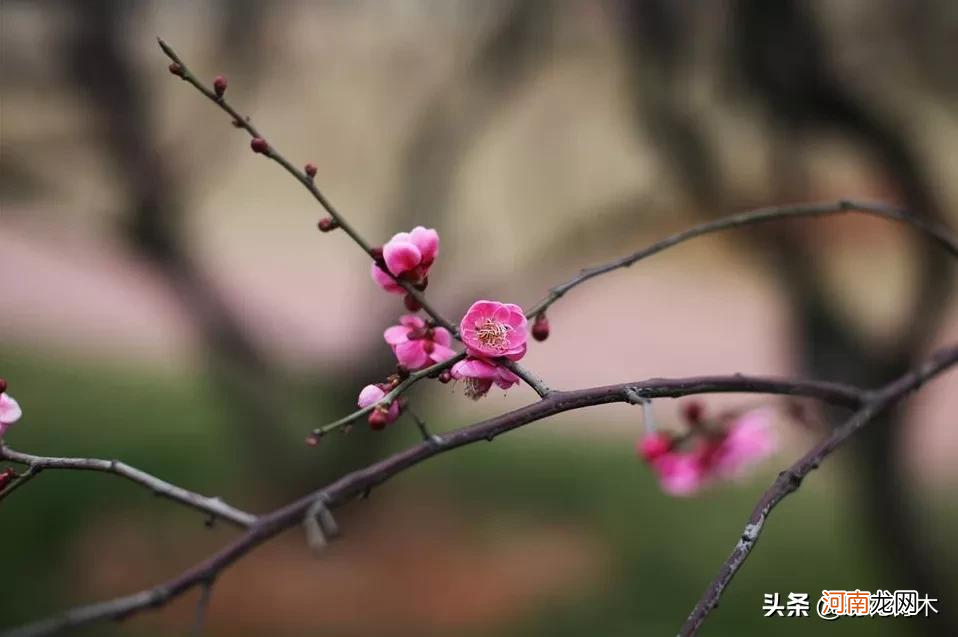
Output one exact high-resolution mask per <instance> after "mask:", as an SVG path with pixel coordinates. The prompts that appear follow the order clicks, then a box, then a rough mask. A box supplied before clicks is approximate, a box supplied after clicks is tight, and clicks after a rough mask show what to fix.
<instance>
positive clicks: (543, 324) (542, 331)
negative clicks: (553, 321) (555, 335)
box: [532, 314, 549, 341]
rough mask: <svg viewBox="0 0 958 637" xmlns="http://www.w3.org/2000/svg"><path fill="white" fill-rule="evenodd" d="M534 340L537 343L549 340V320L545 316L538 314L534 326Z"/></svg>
mask: <svg viewBox="0 0 958 637" xmlns="http://www.w3.org/2000/svg"><path fill="white" fill-rule="evenodd" d="M532 338H534V339H536V340H537V341H544V340H546V339H547V338H549V319H547V318H546V315H545V314H537V315H536V320H535V322H534V323H533V324H532Z"/></svg>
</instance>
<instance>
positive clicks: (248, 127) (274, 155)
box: [156, 38, 457, 334]
mask: <svg viewBox="0 0 958 637" xmlns="http://www.w3.org/2000/svg"><path fill="white" fill-rule="evenodd" d="M156 40H157V42H158V43H159V45H160V48H161V49H163V53H165V54H166V56H167V57H168V58H170V59H171V60H173V62H175V63H176V64H178V65H179V69H178V71H177V75H179V76H180V77H181V78H182V79H183V80H184V81H186V82H188V83H190V84H192V85H193V87H194V88H196V90H198V91H199V92H200V93H202V94H203V95H205V96H206V98H207V99H209V100H210V101H211V102H213V103H214V104H216V105H217V106H219V107H220V109H222V110H223V111H225V112H226V113H228V114H229V115H230V117H232V118H233V124H234V125H235V126H236V127H238V128H242V129H243V130H245V131H246V132H247V133H249V135H250V137H259V138H260V139H266V138H265V137H263V135H262V134H261V133H260V132H259V130H258V129H257V128H256V127H255V126H254V125H253V123H252V122H251V121H250V119H249V117H245V116H243V115H241V114H240V113H239V111H237V110H236V109H235V108H234V107H233V106H231V105H230V103H229V102H227V101H226V99H225V98H224V97H220V96H217V95H216V93H215V92H213V91H212V90H211V89H210V88H209V87H207V86H206V85H205V84H203V82H201V81H200V80H199V78H197V77H196V75H194V74H193V72H192V71H190V69H189V68H188V67H187V66H186V63H184V62H183V60H182V59H181V58H180V56H179V55H178V54H177V53H176V51H174V50H173V48H172V47H170V45H169V44H167V43H166V42H165V41H164V40H163V39H162V38H157V39H156ZM267 141H268V140H267ZM264 154H265V155H266V156H267V157H269V158H270V159H272V160H273V161H275V162H276V163H277V164H279V165H280V166H282V167H283V168H285V169H286V172H288V173H289V174H290V175H292V176H293V177H294V178H295V179H296V181H298V182H299V183H300V184H302V186H303V187H304V188H306V190H308V191H309V193H310V194H311V195H312V196H313V198H315V199H316V201H318V202H319V204H320V205H321V206H322V207H323V209H325V210H326V212H328V213H329V216H331V217H332V218H333V219H335V220H336V223H337V224H338V225H339V227H340V228H342V229H343V231H344V232H345V233H346V234H347V235H349V238H351V239H352V240H353V241H354V242H355V243H356V245H358V246H359V247H360V248H362V249H363V252H365V253H366V254H367V255H369V257H370V258H372V259H374V260H375V259H376V256H375V255H374V253H373V250H372V246H370V244H369V243H367V242H366V240H365V239H363V237H362V236H361V235H360V234H359V232H357V231H356V229H355V228H353V226H352V225H351V224H350V223H349V222H348V221H347V220H346V218H345V217H344V216H343V215H342V214H341V213H340V212H339V211H338V210H337V209H336V208H335V206H333V204H332V202H331V201H330V200H329V199H327V198H326V196H325V195H324V194H323V193H322V192H321V191H320V190H319V188H317V187H316V184H315V182H314V181H313V180H312V179H311V178H310V177H309V176H308V175H307V174H306V173H305V172H303V171H302V170H300V169H299V168H296V167H295V166H294V165H293V164H292V163H290V161H289V160H288V159H286V157H284V156H283V155H282V154H281V153H280V152H279V151H278V150H276V148H275V147H274V146H273V144H272V143H269V144H268V148H267V150H266V152H265V153H264ZM386 273H387V274H389V275H390V276H392V277H393V279H394V280H395V281H396V283H398V284H399V285H400V286H402V288H403V289H404V290H406V292H407V293H408V294H409V295H411V296H412V297H413V298H414V299H416V301H417V302H418V303H419V304H420V305H421V306H422V309H423V310H424V311H425V312H426V313H427V314H428V315H429V316H431V317H432V318H433V320H435V321H436V323H437V324H439V325H441V326H442V327H444V328H446V329H447V330H449V331H450V332H452V333H453V334H455V333H456V332H457V330H456V327H455V326H454V325H453V324H452V323H450V322H449V321H448V320H447V319H446V318H445V317H444V316H443V315H442V314H440V313H439V312H438V311H437V310H436V309H435V308H433V307H432V306H431V305H430V304H429V302H428V301H426V298H425V296H424V295H423V294H422V292H420V291H419V290H417V289H416V288H415V286H413V284H412V283H410V282H409V281H406V280H405V279H401V278H398V277H395V276H393V275H392V273H390V272H388V270H387V271H386Z"/></svg>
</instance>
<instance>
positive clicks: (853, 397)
mask: <svg viewBox="0 0 958 637" xmlns="http://www.w3.org/2000/svg"><path fill="white" fill-rule="evenodd" d="M947 356H950V359H949V360H948V361H946V363H945V364H946V365H950V364H953V363H954V362H955V359H958V347H954V348H952V349H951V350H948V351H945V352H943V353H940V354H939V355H938V358H936V359H935V360H941V358H942V357H947ZM942 369H943V367H942ZM938 371H940V370H938ZM934 373H937V372H936V371H934V370H926V372H924V374H923V378H930V377H931V376H932V375H933V374H934ZM723 392H736V393H766V394H783V395H789V396H806V397H809V398H815V399H818V400H822V401H824V402H828V403H831V404H834V405H838V406H841V407H847V408H851V409H858V408H861V407H862V405H865V404H866V403H868V401H869V400H870V396H871V395H872V394H871V393H869V392H866V391H862V390H859V389H856V388H854V387H849V386H847V385H842V384H838V383H830V382H816V381H791V380H786V379H781V378H773V377H762V376H744V375H741V374H736V375H733V376H700V377H694V378H681V379H651V380H645V381H636V382H629V383H621V384H618V385H607V386H602V387H592V388H588V389H580V390H575V391H553V392H551V393H549V394H548V396H546V397H545V398H543V399H541V400H539V401H538V402H535V403H532V404H530V405H526V406H525V407H521V408H519V409H516V410H514V411H511V412H508V413H505V414H502V415H500V416H497V417H495V418H491V419H489V420H485V421H482V422H479V423H476V424H474V425H471V426H468V427H463V428H461V429H457V430H454V431H451V432H448V433H445V434H442V435H438V436H434V437H432V438H431V439H430V440H428V441H424V442H422V443H420V444H417V445H415V446H412V447H409V448H408V449H406V450H404V451H401V452H399V453H396V454H394V455H392V456H390V457H388V458H386V459H384V460H381V461H379V462H377V463H375V464H372V465H370V466H368V467H365V468H363V469H359V470H357V471H353V472H352V473H349V474H346V475H345V476H343V477H342V478H340V479H338V480H336V481H335V482H333V483H331V484H329V485H327V486H326V487H324V488H322V489H320V490H318V491H315V492H313V493H310V494H308V495H306V496H304V497H302V498H300V499H299V500H297V501H295V502H292V503H291V504H288V505H286V506H284V507H282V508H280V509H277V510H276V511H273V512H272V513H269V514H266V515H263V516H261V517H260V518H259V519H258V520H257V521H256V523H254V524H253V525H252V526H250V528H249V529H248V530H247V532H246V533H245V534H244V535H243V536H241V537H240V538H238V539H237V540H235V541H234V542H233V543H232V544H229V545H228V546H226V547H225V548H223V549H221V550H220V551H219V552H217V553H215V554H214V555H212V556H211V557H209V558H207V559H206V560H204V561H203V562H200V563H198V564H196V565H195V566H193V567H192V568H190V569H189V570H187V571H185V572H183V573H181V574H180V575H178V576H177V577H175V578H173V579H171V580H169V581H167V582H164V583H163V584H160V585H159V586H156V587H154V588H151V589H148V590H145V591H141V592H139V593H135V594H133V595H129V596H126V597H120V598H117V599H114V600H111V601H107V602H102V603H99V604H92V605H89V606H82V607H78V608H75V609H73V610H70V611H67V612H65V613H63V614H61V615H58V616H55V617H51V618H48V619H45V620H41V621H39V622H37V623H34V624H28V625H25V626H22V627H19V628H16V629H13V630H10V631H8V632H6V633H3V635H2V637H38V636H41V635H50V634H54V633H57V632H59V631H62V630H64V629H67V628H73V627H77V626H81V625H85V624H89V623H92V622H95V621H100V620H105V619H117V618H121V617H127V616H129V615H131V614H133V613H135V612H137V611H140V610H145V609H147V608H156V607H160V606H163V605H165V604H166V603H167V602H169V601H170V600H172V599H174V598H175V597H178V596H179V595H182V594H183V593H185V592H186V591H188V590H190V589H191V588H193V587H195V586H198V585H201V584H203V583H204V582H207V581H210V579H211V578H213V577H216V576H217V575H219V574H220V573H221V572H222V571H223V570H225V569H226V568H228V567H229V566H230V565H232V564H233V563H235V562H236V561H237V560H239V559H240V558H242V557H243V556H244V555H246V554H247V553H249V552H250V551H252V550H253V549H254V548H256V547H257V546H259V545H261V544H263V543H264V542H266V541H268V540H269V539H270V538H272V537H273V536H275V535H277V534H278V533H280V532H282V531H284V530H286V529H288V528H290V527H293V526H296V525H298V524H299V523H300V522H301V521H302V520H303V516H304V515H305V514H306V512H307V511H308V510H309V509H310V507H311V506H313V505H314V504H315V502H316V501H317V500H318V499H322V501H323V502H324V503H325V504H326V506H327V507H328V508H329V509H334V508H336V507H338V506H341V505H343V504H345V503H346V502H348V501H350V500H352V499H353V498H356V497H360V496H362V495H363V494H364V493H367V492H368V491H369V490H371V489H373V488H374V487H377V486H379V485H380V484H382V483H384V482H386V481H387V480H389V479H390V478H392V477H394V476H396V475H398V474H400V473H402V472H404V471H406V470H408V469H410V468H412V467H414V466H415V465H418V464H419V463H421V462H424V461H426V460H428V459H429V458H432V457H433V456H436V455H439V454H441V453H445V452H447V451H450V450H452V449H456V448H458V447H463V446H465V445H469V444H473V443H475V442H480V441H483V440H488V441H492V440H494V439H495V438H496V437H497V436H499V435H502V434H504V433H507V432H509V431H512V430H514V429H517V428H519V427H522V426H524V425H527V424H529V423H532V422H536V421H538V420H542V419H544V418H548V417H549V416H553V415H555V414H558V413H562V412H565V411H570V410H574V409H581V408H584V407H590V406H594V405H603V404H610V403H618V402H621V403H632V402H634V401H635V400H636V396H638V397H640V398H642V399H652V398H679V397H682V396H688V395H692V394H704V393H723Z"/></svg>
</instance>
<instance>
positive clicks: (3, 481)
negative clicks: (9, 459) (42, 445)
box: [0, 467, 17, 490]
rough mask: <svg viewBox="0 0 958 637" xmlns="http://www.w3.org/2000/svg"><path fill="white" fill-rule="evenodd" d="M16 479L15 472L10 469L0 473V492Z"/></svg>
mask: <svg viewBox="0 0 958 637" xmlns="http://www.w3.org/2000/svg"><path fill="white" fill-rule="evenodd" d="M16 477H17V472H16V471H14V470H13V469H12V468H10V467H7V468H6V469H4V470H3V471H0V490H3V489H4V488H5V487H6V486H7V485H8V484H10V483H11V482H13V479H14V478H16Z"/></svg>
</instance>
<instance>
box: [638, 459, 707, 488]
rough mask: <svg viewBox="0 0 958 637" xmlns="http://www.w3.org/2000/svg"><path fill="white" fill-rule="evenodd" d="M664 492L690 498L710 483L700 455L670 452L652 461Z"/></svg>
mask: <svg viewBox="0 0 958 637" xmlns="http://www.w3.org/2000/svg"><path fill="white" fill-rule="evenodd" d="M651 466H652V470H653V471H655V474H656V475H657V476H658V477H659V484H660V485H662V490H663V491H665V492H666V493H668V494H669V495H674V496H689V495H692V494H694V493H696V492H697V491H698V490H699V489H701V488H702V487H703V486H705V485H706V484H707V483H708V481H709V477H710V476H709V475H708V468H707V466H706V465H705V464H704V463H703V462H702V456H701V454H699V453H678V452H674V451H668V452H666V453H663V454H661V455H659V456H658V457H656V458H655V459H654V460H652V461H651Z"/></svg>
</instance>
